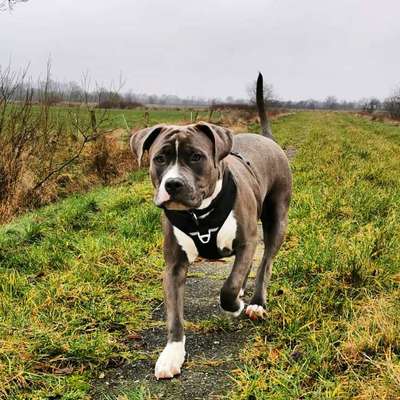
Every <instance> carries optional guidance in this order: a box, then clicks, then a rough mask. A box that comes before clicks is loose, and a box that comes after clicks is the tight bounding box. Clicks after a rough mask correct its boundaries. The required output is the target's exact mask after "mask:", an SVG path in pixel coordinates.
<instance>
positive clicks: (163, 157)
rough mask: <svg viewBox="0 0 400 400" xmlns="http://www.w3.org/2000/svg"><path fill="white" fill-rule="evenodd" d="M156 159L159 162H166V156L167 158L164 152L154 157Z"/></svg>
mask: <svg viewBox="0 0 400 400" xmlns="http://www.w3.org/2000/svg"><path fill="white" fill-rule="evenodd" d="M154 161H155V162H156V163H157V164H164V163H165V161H166V158H165V156H164V155H163V154H159V155H158V156H155V157H154Z"/></svg>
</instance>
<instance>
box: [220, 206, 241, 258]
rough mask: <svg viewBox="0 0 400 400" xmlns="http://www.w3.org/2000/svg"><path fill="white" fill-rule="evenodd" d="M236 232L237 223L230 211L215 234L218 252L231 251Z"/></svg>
mask: <svg viewBox="0 0 400 400" xmlns="http://www.w3.org/2000/svg"><path fill="white" fill-rule="evenodd" d="M236 231H237V221H236V218H235V214H234V212H233V210H232V211H231V212H230V213H229V215H228V218H227V219H226V220H225V222H224V224H223V225H222V226H221V229H220V230H219V232H218V234H217V247H218V248H219V249H220V250H223V249H228V250H232V247H233V240H234V239H235V238H236Z"/></svg>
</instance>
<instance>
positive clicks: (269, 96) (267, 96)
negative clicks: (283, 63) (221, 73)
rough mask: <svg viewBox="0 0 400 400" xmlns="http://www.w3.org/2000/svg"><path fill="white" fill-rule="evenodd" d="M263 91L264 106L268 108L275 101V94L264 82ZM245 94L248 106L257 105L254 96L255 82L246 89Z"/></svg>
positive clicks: (255, 91)
mask: <svg viewBox="0 0 400 400" xmlns="http://www.w3.org/2000/svg"><path fill="white" fill-rule="evenodd" d="M263 91H264V104H265V105H266V107H267V108H268V106H271V105H272V103H273V102H274V101H276V100H275V97H276V96H275V93H274V89H273V86H272V85H271V84H268V83H266V82H264V84H263ZM247 94H248V96H249V100H250V104H252V105H255V104H256V103H257V100H256V94H257V81H254V82H253V83H251V84H250V85H248V87H247Z"/></svg>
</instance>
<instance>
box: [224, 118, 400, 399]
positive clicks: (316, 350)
mask: <svg viewBox="0 0 400 400" xmlns="http://www.w3.org/2000/svg"><path fill="white" fill-rule="evenodd" d="M275 132H276V136H277V137H278V139H279V141H280V142H281V143H286V144H289V143H290V144H291V145H293V146H294V147H296V148H297V155H296V158H295V160H294V162H293V173H294V198H293V204H292V208H291V212H290V225H289V232H288V237H287V240H286V242H285V244H284V246H283V249H282V250H281V251H280V253H279V255H278V257H277V260H276V262H275V264H274V275H273V279H272V284H271V287H270V289H269V314H268V319H267V320H266V321H265V322H264V323H262V324H260V325H259V326H258V328H257V334H256V335H255V337H254V339H253V341H252V342H251V344H249V345H248V346H247V348H246V349H244V351H243V353H242V360H243V362H244V364H245V366H244V367H243V368H241V369H240V370H238V371H236V374H235V379H236V382H237V387H236V389H235V393H234V394H233V395H232V397H233V398H240V399H249V398H256V399H264V398H266V399H298V398H301V399H321V398H323V399H328V398H335V399H348V398H357V399H397V398H399V396H400V361H399V357H400V338H399V333H400V320H399V310H400V290H399V281H400V279H399V278H400V274H399V272H400V244H399V243H400V192H399V190H398V187H399V183H400V163H399V161H400V159H399V154H400V152H399V150H400V148H399V139H400V132H399V130H398V128H397V129H396V128H395V127H392V126H388V125H385V124H381V123H371V122H369V121H365V120H364V119H361V118H358V117H355V116H352V115H346V114H336V113H329V114H328V113H302V114H297V115H296V116H293V117H292V116H291V117H288V118H287V119H285V120H279V121H278V122H277V124H276V126H275Z"/></svg>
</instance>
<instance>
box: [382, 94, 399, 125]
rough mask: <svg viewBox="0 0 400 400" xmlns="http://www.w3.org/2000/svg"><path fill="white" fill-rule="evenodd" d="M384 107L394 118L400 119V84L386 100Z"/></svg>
mask: <svg viewBox="0 0 400 400" xmlns="http://www.w3.org/2000/svg"><path fill="white" fill-rule="evenodd" d="M384 108H385V110H386V111H387V112H388V113H389V115H390V116H391V117H392V118H396V119H400V86H399V87H397V88H396V89H394V90H393V93H392V95H391V96H389V97H388V98H387V99H386V100H385V102H384Z"/></svg>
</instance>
